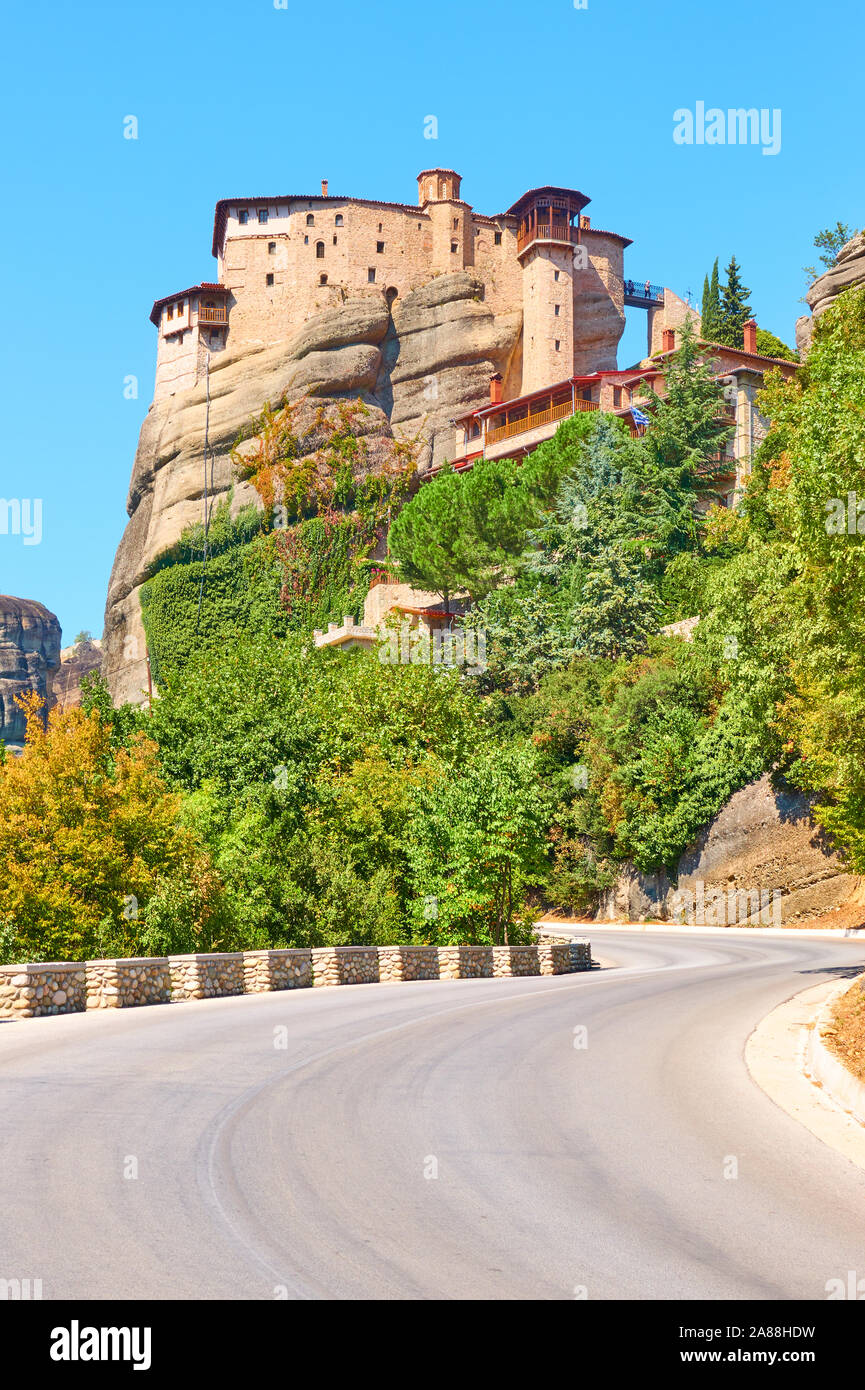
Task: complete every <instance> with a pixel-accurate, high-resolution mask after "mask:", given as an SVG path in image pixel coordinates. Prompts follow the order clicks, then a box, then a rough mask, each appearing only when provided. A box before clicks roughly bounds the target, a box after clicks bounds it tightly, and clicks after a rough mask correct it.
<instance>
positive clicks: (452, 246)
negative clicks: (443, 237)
mask: <svg viewBox="0 0 865 1390" xmlns="http://www.w3.org/2000/svg"><path fill="white" fill-rule="evenodd" d="M457 249H458V248H457V244H456V242H455V241H452V242H451V253H454V252H455V251H456V250H457Z"/></svg>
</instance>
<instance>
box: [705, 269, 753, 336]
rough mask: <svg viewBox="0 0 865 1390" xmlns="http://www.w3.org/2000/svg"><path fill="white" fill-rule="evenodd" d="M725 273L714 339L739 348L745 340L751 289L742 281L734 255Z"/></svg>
mask: <svg viewBox="0 0 865 1390" xmlns="http://www.w3.org/2000/svg"><path fill="white" fill-rule="evenodd" d="M725 274H726V276H727V281H726V284H725V285H724V286H723V287H722V289H721V320H720V323H719V325H718V333H717V337H716V339H715V341H716V342H718V343H726V344H727V345H728V346H729V347H737V348H740V347H742V346H743V343H744V340H745V324H746V323H747V321H748V319H749V318H751V306H750V304H749V303H748V296H749V294H750V293H751V291H750V290H749V289H748V288H747V287H746V286H745V284H744V283H743V281H742V277H741V267H740V266H739V263H738V262H737V260H736V257H735V256H732V257H731V259H730V264H729V265H728V266H727V269H726V271H725ZM704 336H705V335H704Z"/></svg>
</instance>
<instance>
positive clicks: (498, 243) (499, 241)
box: [494, 232, 502, 246]
mask: <svg viewBox="0 0 865 1390" xmlns="http://www.w3.org/2000/svg"><path fill="white" fill-rule="evenodd" d="M494 241H495V243H496V246H501V244H502V234H501V232H496V234H495V237H494Z"/></svg>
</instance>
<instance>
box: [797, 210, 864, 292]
mask: <svg viewBox="0 0 865 1390" xmlns="http://www.w3.org/2000/svg"><path fill="white" fill-rule="evenodd" d="M852 236H855V231H854V229H853V228H852V227H850V226H848V224H847V223H846V222H836V223H835V226H834V227H824V228H823V230H822V231H821V232H818V233H817V235H816V236H815V238H814V245H815V246H816V248H817V250H818V251H821V252H822V255H821V256H820V260H821V262H822V263H823V265H824V266H825V267H826V269H827V270H831V269H832V266H833V265H835V263H836V262H837V260H838V252H839V251H840V250H841V248H842V247H843V246H846V244H847V242H848V241H849V240H850V238H851V237H852ZM802 268H803V270H804V272H805V274H806V275H807V276H808V278H809V280H816V279H817V277H818V276H819V275H822V274H823V272H822V271H821V270H818V269H817V267H816V266H814V265H806V266H803V267H802Z"/></svg>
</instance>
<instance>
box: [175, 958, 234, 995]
mask: <svg viewBox="0 0 865 1390" xmlns="http://www.w3.org/2000/svg"><path fill="white" fill-rule="evenodd" d="M168 966H169V969H170V971H171V998H172V1000H174V1001H175V1002H178V1001H180V1000H184V999H215V998H220V997H222V996H223V995H228V994H243V952H242V951H231V952H228V951H224V952H223V951H213V952H211V953H209V954H206V955H190V956H169V957H168Z"/></svg>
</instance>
